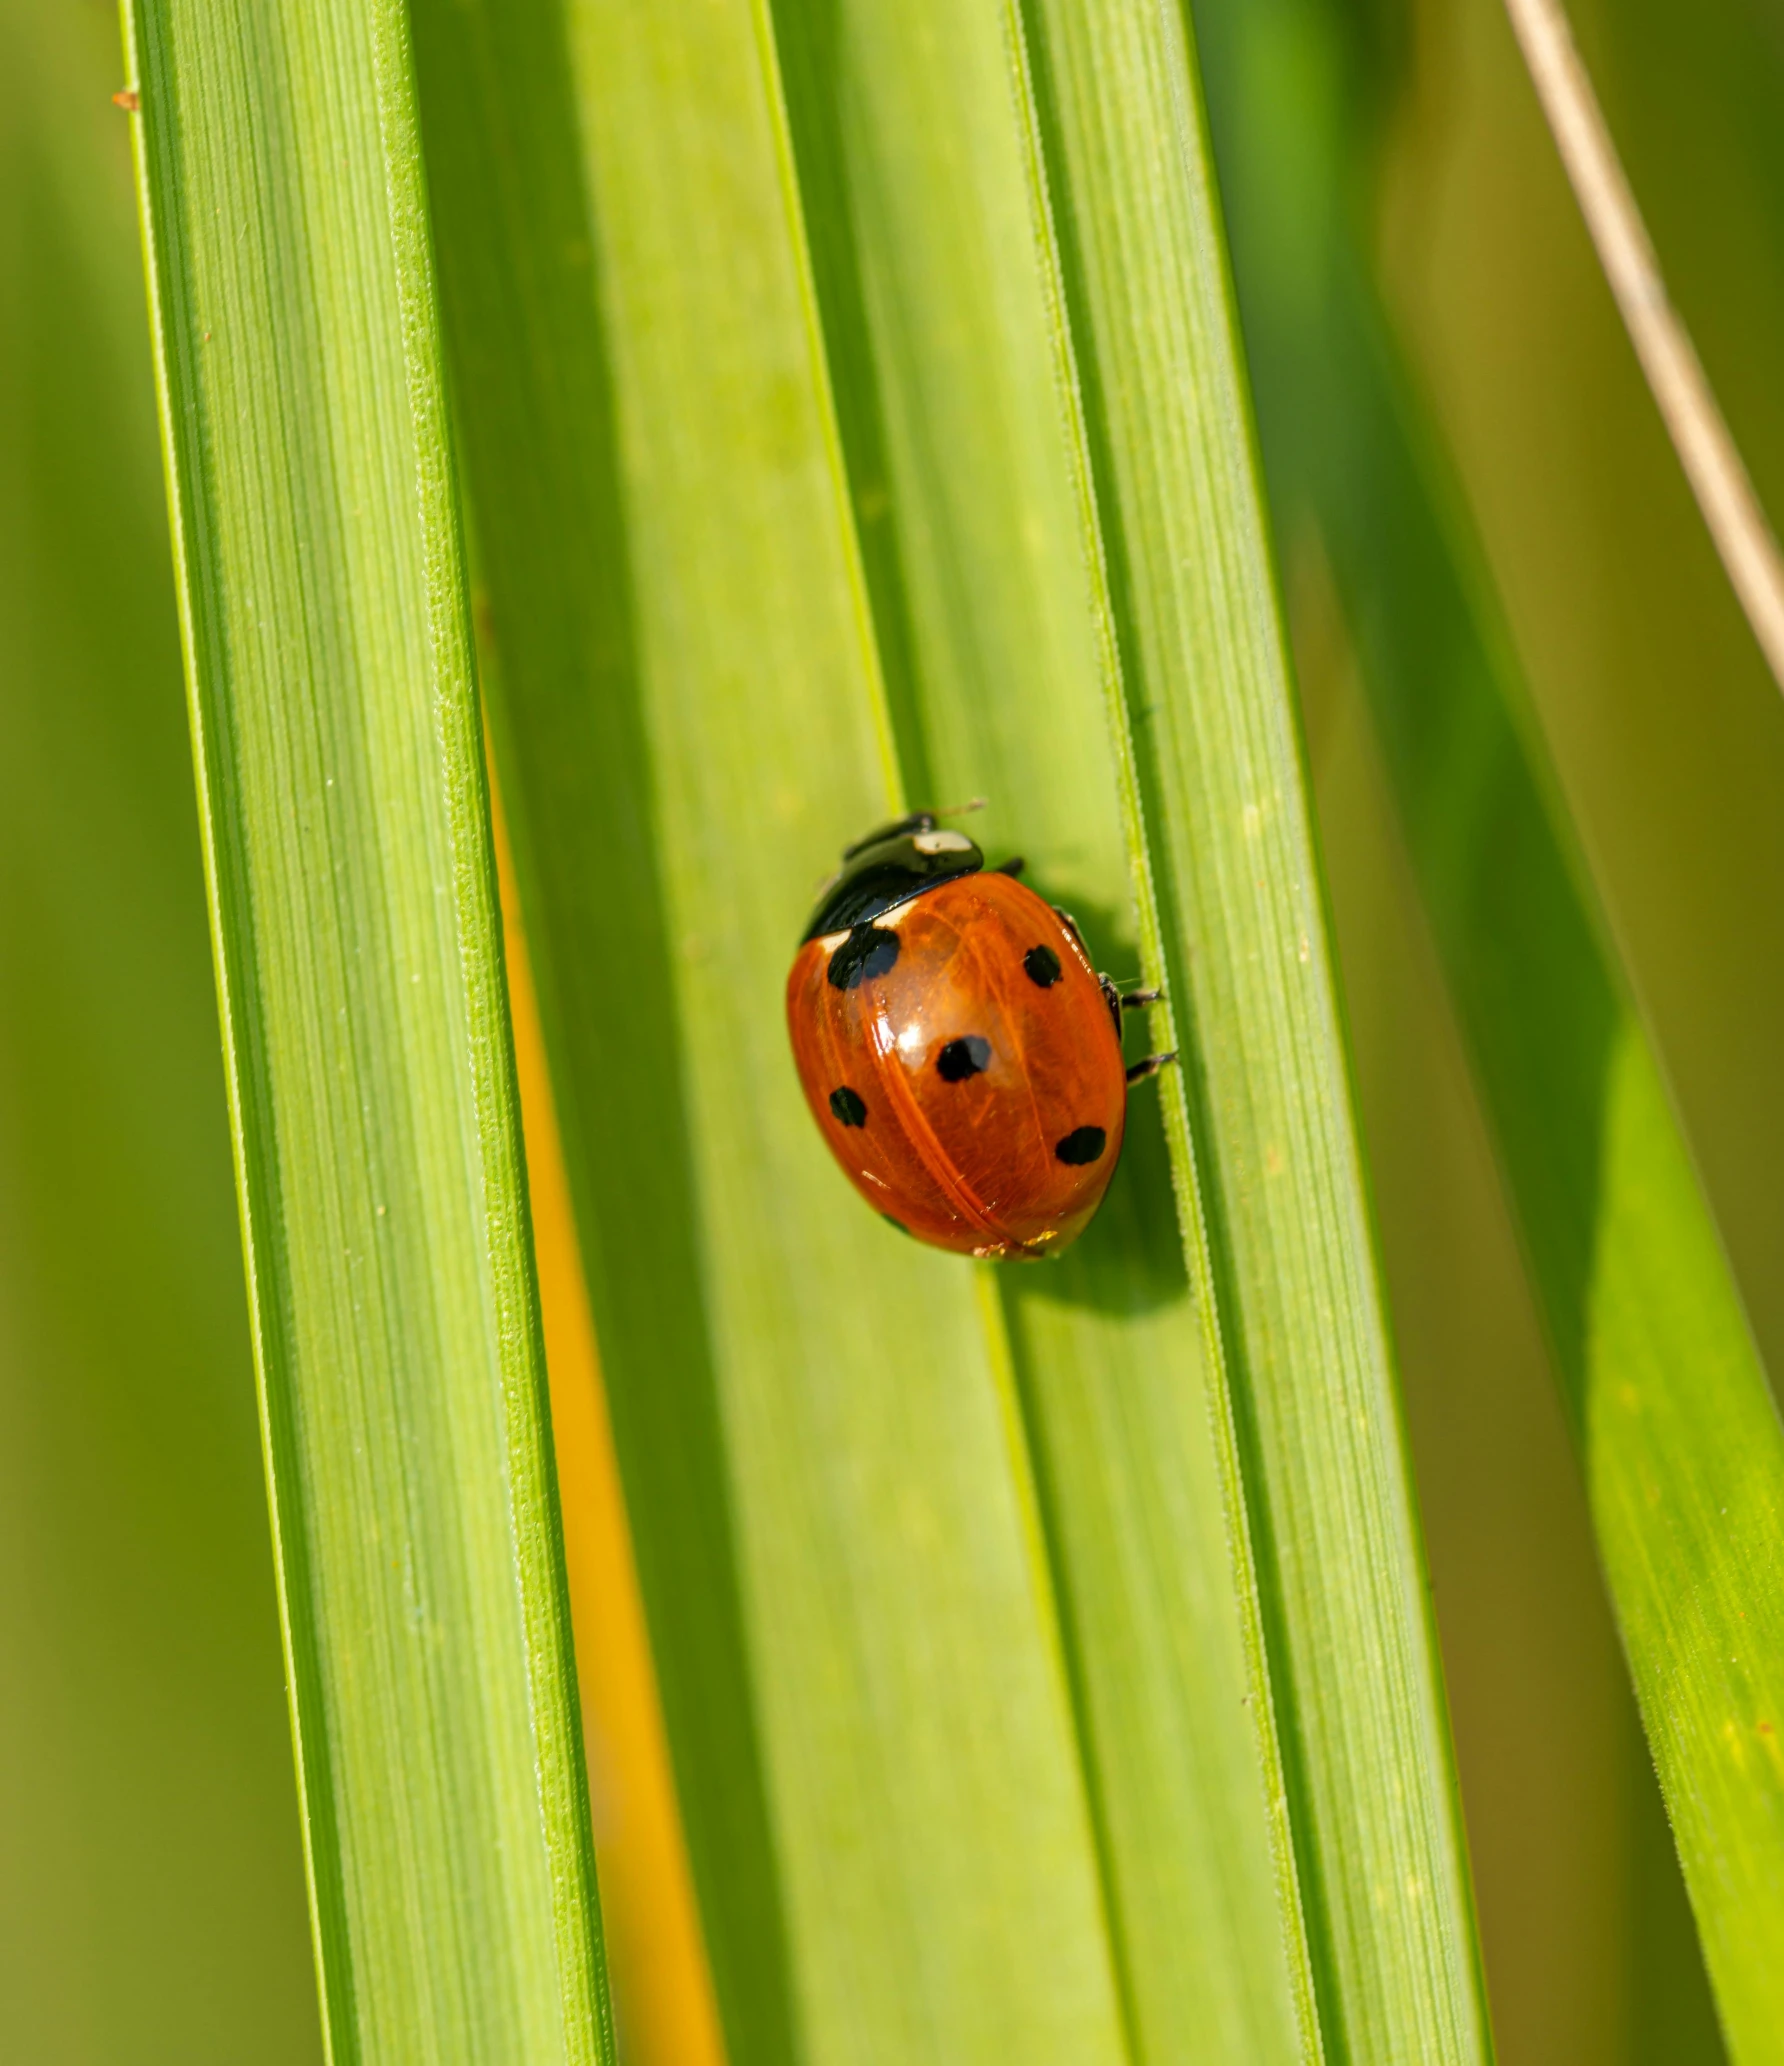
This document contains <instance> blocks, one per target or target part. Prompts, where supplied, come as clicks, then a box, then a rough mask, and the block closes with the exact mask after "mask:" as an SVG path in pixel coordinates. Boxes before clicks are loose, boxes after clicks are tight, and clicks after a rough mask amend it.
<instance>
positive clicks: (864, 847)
mask: <svg viewBox="0 0 1784 2066" xmlns="http://www.w3.org/2000/svg"><path fill="white" fill-rule="evenodd" d="M984 865H985V856H984V855H983V854H982V853H980V851H979V849H978V848H977V847H976V846H974V844H973V843H972V841H971V840H970V839H968V838H967V836H966V835H965V833H963V832H941V831H938V830H937V829H936V823H935V818H934V815H933V813H931V812H929V811H917V812H914V813H913V814H912V815H911V816H910V817H908V818H900V819H898V820H897V822H896V823H895V824H891V825H882V826H881V827H880V828H879V830H878V831H877V832H870V833H869V834H868V835H867V837H866V838H865V839H858V840H857V841H856V842H855V844H854V845H853V846H852V847H849V848H848V849H847V850H846V851H845V852H844V854H843V857H842V871H841V873H840V874H838V875H836V876H834V877H833V878H832V879H831V880H830V881H829V882H828V883H826V884H825V886H824V893H823V895H822V896H821V897H819V899H818V908H817V909H816V910H815V911H814V912H813V913H812V916H811V923H810V924H809V925H808V926H807V927H806V929H805V933H804V936H803V937H804V939H806V940H817V939H821V938H823V936H824V935H825V934H826V933H846V932H847V931H848V930H849V928H850V927H851V926H857V925H865V924H866V923H867V922H868V921H869V920H871V919H875V918H877V917H879V915H880V913H881V912H883V911H892V910H895V909H896V908H897V907H898V906H899V905H900V904H908V903H909V902H910V900H911V899H912V898H913V897H917V896H921V895H922V893H923V892H924V891H925V890H927V889H933V888H934V887H935V885H936V884H937V883H938V882H951V881H952V880H953V879H954V877H955V876H957V875H976V874H977V873H978V871H979V870H980V869H981V868H983V867H984Z"/></svg>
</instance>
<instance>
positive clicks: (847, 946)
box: [829, 925, 898, 990]
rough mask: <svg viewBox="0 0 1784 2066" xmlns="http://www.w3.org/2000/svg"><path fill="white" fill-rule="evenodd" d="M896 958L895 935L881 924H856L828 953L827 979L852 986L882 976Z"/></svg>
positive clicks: (844, 987) (835, 984)
mask: <svg viewBox="0 0 1784 2066" xmlns="http://www.w3.org/2000/svg"><path fill="white" fill-rule="evenodd" d="M897 959H898V935H897V934H896V933H895V932H889V931H888V930H887V929H886V928H885V927H884V926H883V925H857V926H854V927H852V928H851V929H850V932H849V936H848V938H847V939H846V940H844V942H843V943H842V945H841V946H840V947H838V948H837V950H836V952H835V953H834V954H833V955H831V957H830V969H829V974H830V981H831V984H832V985H833V987H834V988H836V989H838V990H853V989H854V988H856V986H857V985H858V984H861V983H865V982H867V981H868V980H869V979H870V978H872V977H874V976H883V975H884V974H885V973H886V971H887V970H888V969H890V968H891V967H892V966H893V964H894V963H895V962H896V961H897Z"/></svg>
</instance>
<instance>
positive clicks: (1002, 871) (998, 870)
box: [991, 854, 1076, 930]
mask: <svg viewBox="0 0 1784 2066" xmlns="http://www.w3.org/2000/svg"><path fill="white" fill-rule="evenodd" d="M1027 866H1028V863H1027V862H1026V861H1025V860H1024V859H1023V858H1022V856H1021V855H1020V854H1012V855H1011V856H1010V858H1009V859H1008V860H1007V861H999V862H998V864H997V866H996V867H995V868H993V869H992V871H991V872H992V874H993V875H1010V876H1016V875H1020V874H1021V873H1022V871H1023V869H1024V868H1026V867H1027ZM1074 930H1076V928H1074Z"/></svg>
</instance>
